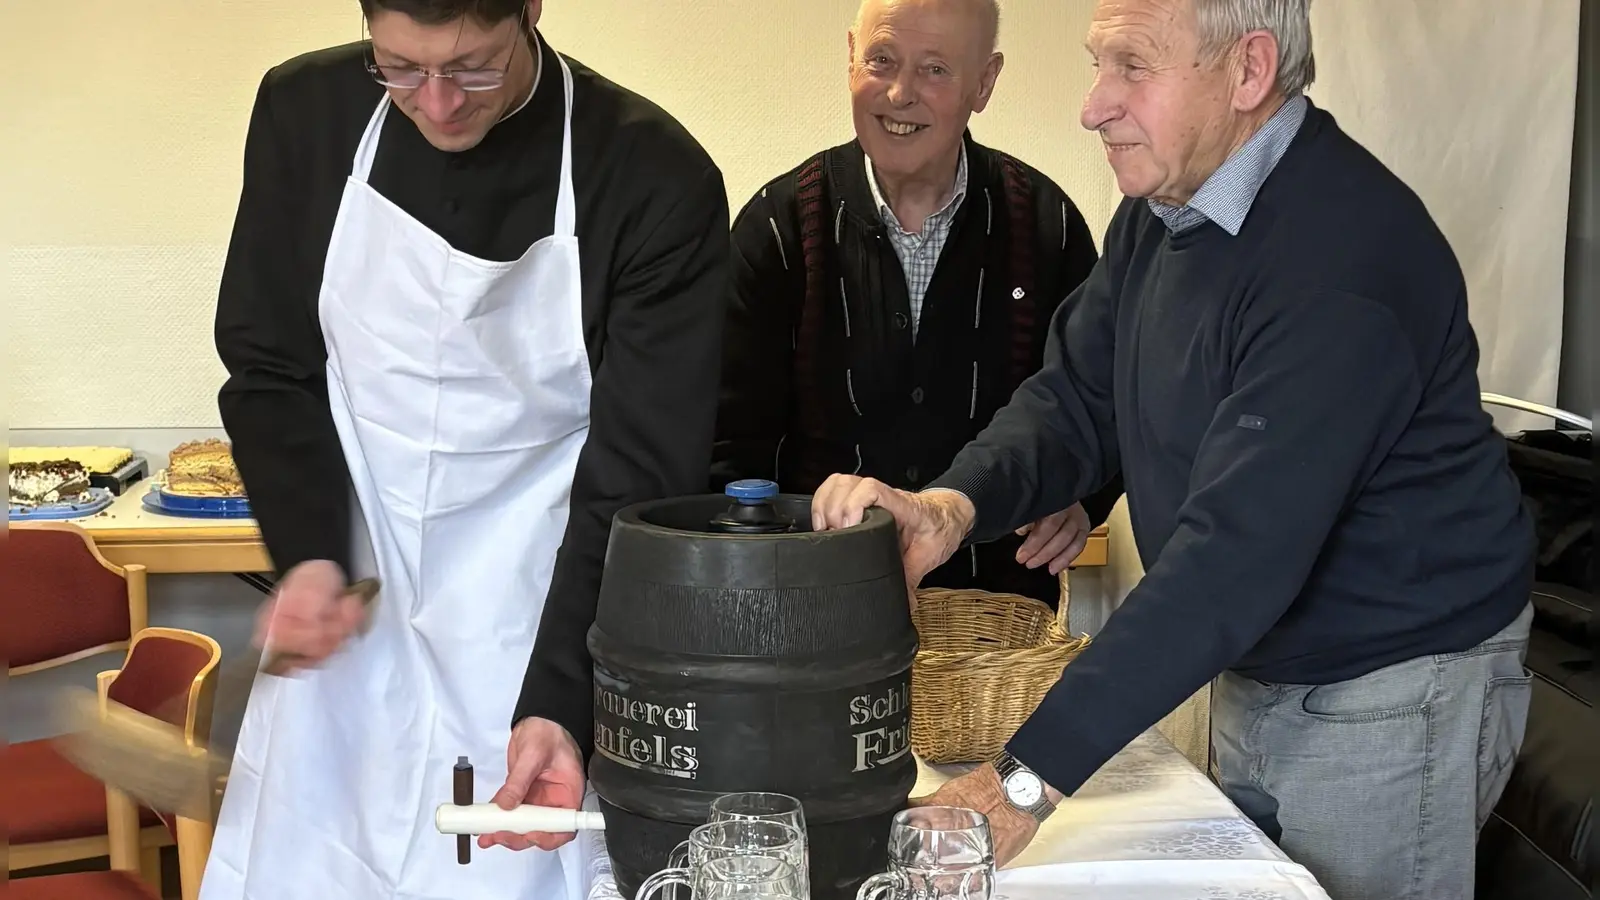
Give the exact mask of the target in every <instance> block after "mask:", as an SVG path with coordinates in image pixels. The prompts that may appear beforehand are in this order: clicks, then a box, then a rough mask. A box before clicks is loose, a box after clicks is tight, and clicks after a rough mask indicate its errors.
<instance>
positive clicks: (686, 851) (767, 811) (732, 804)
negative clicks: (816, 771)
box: [667, 791, 811, 900]
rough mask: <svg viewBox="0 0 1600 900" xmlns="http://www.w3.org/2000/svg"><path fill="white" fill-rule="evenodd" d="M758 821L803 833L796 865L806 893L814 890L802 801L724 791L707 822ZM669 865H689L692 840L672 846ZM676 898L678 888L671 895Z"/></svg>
mask: <svg viewBox="0 0 1600 900" xmlns="http://www.w3.org/2000/svg"><path fill="white" fill-rule="evenodd" d="M741 820H745V821H758V822H778V823H781V824H784V825H788V826H789V827H791V828H793V829H794V830H795V831H797V832H799V834H800V858H799V861H798V862H797V863H796V867H797V868H799V870H800V879H801V882H802V886H803V887H804V888H805V890H806V893H807V894H808V895H809V894H810V893H811V848H810V841H809V840H807V837H806V815H805V810H804V808H803V807H802V806H801V804H800V801H799V800H797V799H796V798H794V797H791V796H789V795H788V794H775V793H771V792H768V791H742V792H739V793H734V794H723V795H722V796H720V797H718V798H717V799H715V800H713V801H712V802H711V814H710V816H709V817H708V818H707V820H706V821H707V823H708V824H709V823H712V822H729V821H741ZM667 866H668V868H670V869H683V868H689V867H690V848H689V842H688V841H684V842H683V843H681V844H679V845H678V846H677V847H675V848H673V851H672V853H671V855H670V856H668V857H667ZM668 896H670V897H672V898H673V900H677V888H673V889H672V891H671V892H670V893H669V894H668Z"/></svg>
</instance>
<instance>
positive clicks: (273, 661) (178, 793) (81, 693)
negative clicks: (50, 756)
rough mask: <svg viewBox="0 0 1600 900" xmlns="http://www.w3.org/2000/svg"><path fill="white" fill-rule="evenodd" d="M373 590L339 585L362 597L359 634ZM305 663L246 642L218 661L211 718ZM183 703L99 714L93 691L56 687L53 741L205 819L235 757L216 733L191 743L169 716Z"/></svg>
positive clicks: (124, 786)
mask: <svg viewBox="0 0 1600 900" xmlns="http://www.w3.org/2000/svg"><path fill="white" fill-rule="evenodd" d="M378 589H379V582H378V580H377V579H375V578H368V579H364V580H361V581H357V582H355V583H353V584H351V585H350V586H349V587H348V588H346V589H345V590H346V593H348V594H351V595H354V596H356V597H357V598H359V599H360V600H361V604H362V607H363V608H364V610H365V613H366V615H365V616H363V618H362V622H361V626H360V628H359V629H358V633H362V634H364V633H365V632H366V630H367V628H368V626H369V625H370V624H371V621H372V604H373V602H374V600H375V598H376V597H377V594H378ZM303 662H304V659H303V657H300V656H298V655H296V654H291V653H284V652H281V651H277V650H273V649H271V648H270V646H269V647H267V648H256V647H253V646H252V647H250V648H248V649H246V650H245V651H244V652H243V653H242V654H241V655H240V656H239V657H238V658H236V659H234V660H232V661H231V662H227V663H223V664H222V665H221V666H219V667H218V670H217V680H216V687H215V690H214V693H213V699H212V704H211V707H212V713H211V720H212V721H213V722H215V721H217V720H218V719H220V718H223V717H224V716H227V717H228V718H229V720H232V718H233V717H235V716H238V717H241V718H242V716H243V713H244V710H245V706H246V705H247V704H248V703H249V700H250V689H251V687H253V686H254V684H255V679H256V676H257V675H258V674H261V673H266V674H268V675H279V676H282V675H286V674H288V673H289V672H290V671H291V670H292V669H294V668H295V667H296V666H298V665H301V664H303ZM188 703H189V693H188V691H184V692H183V693H181V694H178V695H176V696H174V697H172V698H171V699H170V700H168V701H166V702H165V703H164V704H162V706H161V707H159V708H158V710H157V713H156V715H147V714H145V713H142V712H139V711H137V710H133V709H130V708H128V707H126V706H123V705H122V704H119V703H115V702H111V701H107V708H106V711H105V714H104V715H102V714H101V711H100V698H99V696H98V695H97V694H96V693H95V692H93V691H85V690H83V689H81V688H75V689H70V690H68V691H64V692H63V693H62V698H61V704H60V710H59V712H60V716H61V722H60V725H61V729H62V732H61V735H60V736H59V737H57V738H56V739H55V741H56V747H57V749H59V750H60V751H61V754H62V755H63V756H65V757H66V758H67V759H68V760H69V761H71V762H72V764H73V765H75V766H77V767H78V768H79V769H82V770H83V771H85V772H87V773H89V774H90V775H93V776H94V777H96V778H98V779H100V780H101V781H103V782H105V783H106V784H107V785H109V786H111V787H114V788H117V789H119V790H121V791H122V792H124V793H126V794H127V795H128V796H130V797H133V798H134V799H135V800H137V801H138V802H140V803H142V804H144V805H145V806H148V807H150V808H151V809H153V810H156V811H157V812H172V813H176V814H177V815H180V816H183V817H184V818H189V819H196V820H199V821H205V822H209V821H211V820H212V818H213V814H214V811H215V809H216V798H217V796H218V794H219V793H220V791H221V787H222V785H223V783H224V782H225V781H226V779H227V775H228V770H229V768H230V767H231V766H232V763H233V747H232V746H231V745H230V744H228V743H227V742H223V741H217V740H215V739H213V740H212V741H211V743H210V745H209V746H206V747H191V746H189V744H188V742H187V741H186V740H185V739H184V735H183V729H182V728H181V727H179V726H176V725H173V724H171V721H170V720H174V719H175V720H177V721H183V719H184V718H186V712H187V709H188Z"/></svg>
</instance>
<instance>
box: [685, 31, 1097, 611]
mask: <svg viewBox="0 0 1600 900" xmlns="http://www.w3.org/2000/svg"><path fill="white" fill-rule="evenodd" d="M998 27H999V10H998V8H997V6H996V4H995V2H994V0H865V2H864V3H862V5H861V7H860V9H859V11H858V14H857V17H856V21H855V25H854V27H852V28H851V29H850V32H849V49H850V98H851V110H852V113H853V118H854V122H855V131H856V139H855V140H853V141H851V142H850V143H848V144H845V145H842V146H838V147H833V148H830V149H827V150H824V151H822V152H821V153H818V154H817V155H815V156H813V157H811V158H810V159H808V160H806V161H805V162H803V163H801V164H800V165H799V166H797V167H796V168H794V169H792V170H790V171H788V172H786V173H784V174H783V175H780V176H779V177H777V178H775V179H773V180H772V181H770V182H768V183H767V184H766V185H765V186H763V187H762V188H761V190H759V191H758V192H756V195H755V196H754V197H752V198H751V199H750V201H749V202H748V203H747V204H746V205H745V207H744V209H743V210H742V211H741V212H740V213H739V215H738V216H737V217H736V219H735V221H734V227H733V244H734V276H733V284H732V299H731V302H730V311H729V315H728V321H727V325H726V329H725V332H724V346H725V352H724V361H723V370H722V393H721V401H720V404H719V408H718V424H717V440H716V445H715V449H714V451H713V453H714V463H713V469H712V487H713V489H715V490H721V488H722V485H723V484H725V483H726V482H728V481H731V480H734V479H739V478H771V479H775V480H777V481H778V482H779V484H780V485H781V486H782V488H783V489H784V490H787V491H793V492H797V493H811V492H813V491H815V490H816V488H817V487H818V486H819V485H820V484H821V483H822V481H823V479H824V478H826V477H827V476H828V474H829V473H831V472H837V471H843V472H855V473H858V474H863V475H871V476H874V477H876V478H879V479H882V480H883V481H885V482H887V483H889V484H892V485H894V486H896V487H901V488H907V489H916V488H919V487H923V486H925V485H926V484H927V483H928V481H929V480H930V479H932V478H933V476H935V475H937V474H939V473H940V472H942V471H944V469H945V468H946V467H947V466H949V465H950V462H951V460H952V459H954V458H955V454H956V451H958V450H960V449H961V447H962V445H964V444H965V443H966V442H967V441H969V440H971V439H972V438H974V437H976V436H977V435H978V432H979V431H980V430H982V428H983V427H984V426H985V425H986V424H988V422H989V419H990V417H992V416H993V415H994V413H995V411H996V410H998V409H999V408H1000V407H1002V406H1004V405H1005V404H1006V402H1007V401H1008V400H1009V399H1010V398H1011V393H1012V391H1014V390H1015V389H1016V387H1017V385H1018V384H1020V383H1021V382H1022V380H1023V379H1025V378H1027V377H1028V376H1029V375H1032V374H1033V373H1034V372H1035V371H1037V370H1038V368H1039V366H1040V365H1041V364H1042V362H1043V359H1044V345H1045V337H1046V334H1047V331H1048V325H1049V322H1050V317H1051V315H1052V314H1053V313H1054V311H1055V309H1056V307H1057V305H1058V304H1059V303H1060V302H1061V300H1062V299H1063V298H1065V297H1066V296H1067V295H1068V294H1069V293H1071V292H1072V290H1073V289H1074V288H1076V287H1077V286H1078V284H1079V283H1081V282H1082V281H1083V279H1084V277H1085V276H1086V275H1088V273H1089V270H1090V269H1091V268H1092V267H1093V266H1094V262H1095V248H1094V241H1093V239H1092V238H1091V236H1090V234H1089V229H1088V226H1087V225H1086V224H1085V223H1084V221H1083V217H1082V216H1081V215H1079V213H1078V210H1077V207H1075V206H1074V205H1073V203H1072V201H1071V200H1069V199H1068V198H1067V196H1066V194H1064V193H1063V192H1062V190H1061V188H1059V187H1057V186H1056V185H1055V184H1054V183H1053V182H1052V181H1051V180H1050V179H1048V178H1046V177H1045V176H1044V175H1042V174H1040V173H1039V172H1038V171H1036V170H1034V169H1033V168H1031V167H1030V166H1028V165H1026V164H1024V163H1022V162H1019V161H1018V160H1016V159H1014V158H1012V157H1010V156H1007V155H1005V154H1003V153H1000V152H998V151H996V150H992V149H990V148H988V147H984V146H982V145H980V144H978V143H977V142H976V141H974V140H973V139H972V137H971V135H970V134H969V133H967V122H968V120H969V119H970V118H971V117H972V115H973V113H975V112H981V111H982V110H983V109H984V107H985V106H987V105H988V103H989V100H990V98H991V97H992V96H993V94H994V87H995V81H996V79H998V78H999V76H1000V69H1001V67H1002V65H1003V63H1004V59H1003V57H1002V55H1001V54H1000V53H998V52H996V51H995V46H996V36H997V30H998ZM1112 474H1113V475H1114V474H1115V473H1112ZM1111 481H1112V483H1111V484H1109V485H1106V486H1104V490H1101V491H1100V493H1099V494H1098V495H1097V496H1095V497H1092V498H1089V499H1088V500H1086V501H1085V503H1083V504H1079V503H1078V501H1079V500H1080V499H1083V498H1086V497H1089V495H1090V494H1093V493H1095V491H1096V490H1099V489H1101V488H1102V485H1101V484H1094V485H1089V486H1088V488H1089V489H1088V490H1086V491H1085V492H1084V493H1083V494H1081V495H1075V496H1072V497H1067V498H1064V502H1063V503H1062V504H1061V506H1059V507H1057V509H1055V510H1051V511H1050V512H1049V514H1047V515H1044V516H1042V517H1040V521H1039V522H1037V523H1034V524H1031V525H1029V526H1028V527H1027V528H1026V529H1023V530H1026V531H1029V532H1031V533H1030V534H1029V536H1028V537H1027V539H1026V540H1024V539H1023V538H1022V537H1020V536H1018V535H1007V537H1006V539H1005V540H1002V541H996V542H993V543H989V544H986V545H984V546H981V547H979V546H974V547H971V548H969V549H968V550H967V551H966V552H964V553H962V554H961V555H960V557H959V558H956V559H951V560H950V561H949V562H948V563H946V564H945V565H943V566H941V567H940V568H939V569H938V570H937V571H934V572H932V573H930V574H929V576H928V577H927V579H925V583H926V584H928V585H938V586H941V587H950V588H971V587H975V588H981V589H986V590H992V591H1007V592H1012V593H1019V594H1023V595H1025V596H1030V597H1036V598H1038V599H1041V600H1044V601H1046V602H1049V603H1054V602H1055V601H1056V598H1057V596H1058V594H1059V590H1060V588H1059V586H1058V583H1057V581H1056V577H1055V576H1056V574H1057V573H1058V572H1059V571H1060V570H1061V569H1062V568H1063V567H1064V566H1065V564H1066V563H1067V562H1070V561H1071V560H1072V558H1073V557H1075V556H1077V554H1078V552H1079V551H1080V550H1082V548H1083V544H1084V541H1085V539H1086V538H1087V536H1088V531H1089V528H1090V526H1091V525H1093V524H1096V523H1098V522H1100V521H1103V520H1104V518H1105V516H1106V514H1107V512H1109V510H1110V507H1111V505H1112V504H1113V503H1114V502H1115V501H1116V498H1117V497H1118V496H1120V494H1121V484H1120V482H1117V481H1116V479H1115V478H1114V477H1113V478H1112V479H1111ZM1086 507H1087V509H1088V512H1087V513H1086V512H1085V508H1086Z"/></svg>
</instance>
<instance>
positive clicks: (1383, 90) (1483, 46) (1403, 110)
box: [1309, 0, 1580, 430]
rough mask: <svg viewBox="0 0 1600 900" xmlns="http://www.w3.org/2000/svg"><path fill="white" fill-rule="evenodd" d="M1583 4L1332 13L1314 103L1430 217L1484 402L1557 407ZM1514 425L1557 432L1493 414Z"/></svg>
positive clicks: (1416, 6)
mask: <svg viewBox="0 0 1600 900" xmlns="http://www.w3.org/2000/svg"><path fill="white" fill-rule="evenodd" d="M1579 2H1580V0H1515V2H1511V3H1504V2H1497V0H1320V2H1316V3H1313V4H1312V7H1311V11H1312V26H1313V27H1312V40H1313V44H1314V49H1315V53H1316V58H1317V79H1316V82H1315V83H1314V84H1313V85H1312V87H1311V90H1310V92H1309V93H1310V95H1311V98H1312V100H1313V101H1314V102H1316V103H1317V105H1319V106H1321V107H1322V108H1324V109H1327V110H1329V111H1330V112H1332V113H1333V115H1334V117H1335V118H1336V119H1338V121H1339V123H1340V125H1341V127H1343V128H1344V129H1345V130H1346V131H1347V132H1349V133H1350V134H1351V135H1353V136H1354V137H1355V138H1356V139H1357V140H1359V141H1361V142H1362V143H1363V144H1364V145H1365V146H1366V147H1367V148H1368V149H1369V150H1371V151H1372V152H1373V153H1374V154H1376V155H1377V156H1378V158H1380V159H1382V160H1383V161H1384V163H1385V164H1387V165H1388V166H1389V167H1390V168H1391V169H1393V170H1394V171H1395V172H1396V173H1398V174H1399V175H1400V177H1401V178H1403V179H1405V181H1406V183H1407V184H1409V185H1410V186H1411V187H1412V189H1413V190H1415V191H1416V192H1417V193H1418V194H1419V195H1420V196H1421V197H1422V199H1423V201H1424V202H1426V203H1427V204H1428V208H1429V210H1430V211H1431V212H1432V213H1433V216H1434V219H1435V220H1436V221H1437V222H1438V223H1439V225H1440V227H1441V228H1442V229H1443V231H1444V233H1445V235H1446V237H1448V238H1449V240H1450V244H1451V246H1452V247H1454V248H1455V252H1456V256H1457V257H1458V258H1459V259H1460V260H1461V266H1462V269H1463V270H1464V271H1465V273H1466V278H1467V290H1468V297H1469V302H1470V310H1471V317H1472V323H1473V326H1474V328H1475V330H1476V331H1477V335H1478V342H1479V347H1480V350H1481V353H1482V359H1481V362H1480V364H1479V368H1478V374H1479V377H1480V378H1481V380H1482V383H1483V389H1484V390H1485V391H1492V392H1495V393H1500V394H1508V395H1510V396H1513V397H1519V398H1521V399H1524V400H1532V401H1534V402H1537V403H1545V404H1550V405H1554V404H1555V401H1556V385H1557V379H1558V374H1559V368H1560V356H1561V326H1562V321H1561V320H1562V297H1563V289H1564V288H1563V266H1564V262H1565V254H1566V232H1567V205H1568V202H1569V198H1570V183H1571V182H1570V179H1571V173H1572V164H1573V160H1572V136H1573V121H1574V109H1575V105H1576V96H1577V70H1578V11H1579ZM1495 417H1496V419H1497V421H1498V422H1499V424H1500V425H1501V427H1502V428H1505V429H1509V430H1515V429H1521V428H1530V427H1532V428H1548V427H1550V425H1551V423H1550V420H1548V419H1542V418H1538V417H1534V416H1529V415H1526V414H1522V413H1516V412H1507V411H1496V413H1495Z"/></svg>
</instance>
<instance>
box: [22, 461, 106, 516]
mask: <svg viewBox="0 0 1600 900" xmlns="http://www.w3.org/2000/svg"><path fill="white" fill-rule="evenodd" d="M9 482H10V485H9V486H10V493H11V497H10V501H11V505H13V506H22V507H34V506H41V505H44V504H49V503H81V502H83V501H85V500H87V499H88V494H89V470H88V469H86V468H84V466H83V463H80V462H74V461H73V460H70V459H55V460H45V461H42V462H27V463H13V464H12V465H11V471H10V478H9Z"/></svg>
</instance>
